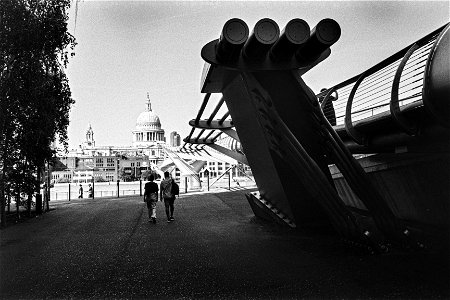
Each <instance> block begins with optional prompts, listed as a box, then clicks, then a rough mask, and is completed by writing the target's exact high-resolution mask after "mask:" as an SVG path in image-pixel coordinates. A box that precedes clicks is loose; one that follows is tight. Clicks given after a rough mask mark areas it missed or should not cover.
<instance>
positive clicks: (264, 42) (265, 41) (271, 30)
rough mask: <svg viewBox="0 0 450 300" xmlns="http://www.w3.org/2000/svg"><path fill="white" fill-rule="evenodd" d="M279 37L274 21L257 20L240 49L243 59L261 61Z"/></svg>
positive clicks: (278, 30)
mask: <svg viewBox="0 0 450 300" xmlns="http://www.w3.org/2000/svg"><path fill="white" fill-rule="evenodd" d="M279 36H280V28H279V27H278V24H277V23H276V22H275V21H273V20H271V19H267V18H266V19H261V20H259V21H258V22H257V23H256V25H255V28H254V29H253V32H252V33H251V35H250V37H249V38H248V39H247V42H245V45H244V48H243V49H242V51H243V55H244V57H245V58H246V59H249V60H263V59H264V58H265V57H266V55H267V52H268V51H269V49H270V48H271V47H272V45H273V44H275V42H276V41H277V40H278V37H279Z"/></svg>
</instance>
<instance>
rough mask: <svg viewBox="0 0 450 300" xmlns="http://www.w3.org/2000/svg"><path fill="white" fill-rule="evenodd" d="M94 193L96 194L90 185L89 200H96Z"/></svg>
mask: <svg viewBox="0 0 450 300" xmlns="http://www.w3.org/2000/svg"><path fill="white" fill-rule="evenodd" d="M93 192H94V190H93V189H92V185H91V184H90V183H89V189H88V197H89V198H94V194H93Z"/></svg>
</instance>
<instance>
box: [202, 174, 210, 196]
mask: <svg viewBox="0 0 450 300" xmlns="http://www.w3.org/2000/svg"><path fill="white" fill-rule="evenodd" d="M203 174H205V175H206V184H207V186H208V192H209V170H208V169H206V170H205V172H203Z"/></svg>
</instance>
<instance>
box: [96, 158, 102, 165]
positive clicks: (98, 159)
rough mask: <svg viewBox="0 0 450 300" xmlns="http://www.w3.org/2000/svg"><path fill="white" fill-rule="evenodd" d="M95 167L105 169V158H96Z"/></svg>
mask: <svg viewBox="0 0 450 300" xmlns="http://www.w3.org/2000/svg"><path fill="white" fill-rule="evenodd" d="M95 166H96V167H103V158H96V159H95Z"/></svg>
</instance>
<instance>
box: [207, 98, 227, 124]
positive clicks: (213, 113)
mask: <svg viewBox="0 0 450 300" xmlns="http://www.w3.org/2000/svg"><path fill="white" fill-rule="evenodd" d="M224 102H225V99H224V98H223V97H222V98H220V100H219V103H217V105H216V108H214V111H213V112H212V113H211V116H210V117H209V119H208V121H207V123H208V124H211V122H212V120H213V119H214V117H215V116H216V114H217V112H218V111H219V109H220V108H221V107H222V104H223V103H224Z"/></svg>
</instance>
